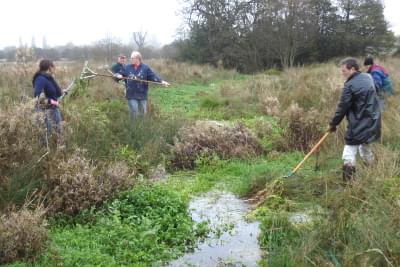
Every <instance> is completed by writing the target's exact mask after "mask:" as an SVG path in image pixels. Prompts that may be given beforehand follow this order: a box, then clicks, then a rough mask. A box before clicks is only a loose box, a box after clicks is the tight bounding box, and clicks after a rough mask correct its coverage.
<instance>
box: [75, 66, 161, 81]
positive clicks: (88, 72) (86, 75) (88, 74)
mask: <svg viewBox="0 0 400 267" xmlns="http://www.w3.org/2000/svg"><path fill="white" fill-rule="evenodd" d="M97 76H100V77H108V78H115V76H114V75H110V74H101V73H97V72H95V71H93V70H92V69H91V68H89V66H88V62H87V61H86V62H85V65H84V67H83V70H82V73H81V77H80V79H81V80H85V79H93V78H95V77H97ZM121 80H128V81H136V82H144V83H152V84H158V85H162V86H165V85H164V84H163V83H160V82H153V81H147V80H141V79H138V78H137V77H122V78H121Z"/></svg>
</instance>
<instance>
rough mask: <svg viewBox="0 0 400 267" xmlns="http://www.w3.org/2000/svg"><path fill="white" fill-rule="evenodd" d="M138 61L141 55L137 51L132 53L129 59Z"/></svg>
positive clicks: (140, 59)
mask: <svg viewBox="0 0 400 267" xmlns="http://www.w3.org/2000/svg"><path fill="white" fill-rule="evenodd" d="M134 58H136V59H139V61H142V55H141V54H140V53H139V52H138V51H133V52H132V54H131V59H134Z"/></svg>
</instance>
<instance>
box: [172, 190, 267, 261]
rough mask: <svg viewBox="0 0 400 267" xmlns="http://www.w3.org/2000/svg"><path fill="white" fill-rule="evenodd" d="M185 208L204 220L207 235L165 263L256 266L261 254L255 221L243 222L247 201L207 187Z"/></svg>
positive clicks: (198, 218)
mask: <svg viewBox="0 0 400 267" xmlns="http://www.w3.org/2000/svg"><path fill="white" fill-rule="evenodd" d="M189 209H190V213H191V216H192V218H193V220H194V221H196V222H202V221H208V222H209V226H210V228H211V229H213V230H214V231H212V233H210V236H209V237H208V238H207V239H205V240H204V241H203V242H201V243H199V244H198V246H197V248H196V249H195V250H194V252H190V253H187V254H185V255H184V256H182V257H181V258H179V259H177V260H175V261H173V262H170V263H169V265H168V266H171V267H176V266H202V267H203V266H204V267H205V266H207V267H208V266H210V267H211V266H213V267H215V266H235V267H236V266H247V267H250V266H257V264H256V262H257V261H258V260H259V259H260V258H261V250H260V248H259V246H258V242H257V236H258V233H259V222H257V221H255V222H246V221H245V219H244V215H245V214H246V213H247V212H248V211H249V210H250V205H249V204H247V203H246V202H245V201H243V200H241V199H239V198H237V197H236V196H235V195H233V194H232V193H229V192H222V191H211V192H208V193H206V194H204V195H201V196H199V197H196V198H194V199H193V200H192V201H191V202H190V204H189Z"/></svg>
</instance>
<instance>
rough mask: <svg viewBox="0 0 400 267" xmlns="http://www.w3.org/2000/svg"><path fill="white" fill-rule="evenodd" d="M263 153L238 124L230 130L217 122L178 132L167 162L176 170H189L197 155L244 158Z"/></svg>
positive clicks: (256, 142)
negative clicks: (170, 157) (170, 158)
mask: <svg viewBox="0 0 400 267" xmlns="http://www.w3.org/2000/svg"><path fill="white" fill-rule="evenodd" d="M262 152H263V149H262V147H261V145H260V144H259V142H258V140H257V139H256V138H255V137H254V136H253V135H252V134H251V133H250V132H249V131H248V130H247V129H246V128H245V127H244V126H243V125H241V124H236V125H234V126H233V127H229V126H227V125H222V124H220V123H216V122H207V121H206V122H197V123H196V125H194V126H191V127H186V128H182V129H181V130H180V131H179V133H178V137H177V138H176V140H175V144H174V146H173V147H172V154H173V158H172V160H171V162H170V163H171V166H172V167H173V168H175V169H181V168H187V169H192V168H194V167H195V161H196V159H197V158H198V157H199V156H212V155H217V156H219V157H220V158H221V159H229V158H241V159H245V158H249V157H252V156H256V155H260V154H261V153H262Z"/></svg>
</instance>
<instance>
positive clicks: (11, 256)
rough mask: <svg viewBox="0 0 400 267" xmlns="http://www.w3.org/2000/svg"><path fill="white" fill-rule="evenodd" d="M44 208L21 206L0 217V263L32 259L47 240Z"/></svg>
mask: <svg viewBox="0 0 400 267" xmlns="http://www.w3.org/2000/svg"><path fill="white" fill-rule="evenodd" d="M44 214H45V210H44V209H43V207H42V206H37V207H36V209H35V210H32V211H31V210H28V209H27V208H26V207H23V208H22V209H21V210H19V211H10V212H8V213H6V214H3V215H2V216H1V217H0V264H1V263H7V262H11V261H14V260H17V259H25V260H26V259H28V260H31V259H34V258H35V257H36V256H37V255H38V254H39V253H40V252H41V251H42V249H43V247H44V244H45V241H46V240H47V229H46V226H47V222H46V220H45V219H44Z"/></svg>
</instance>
